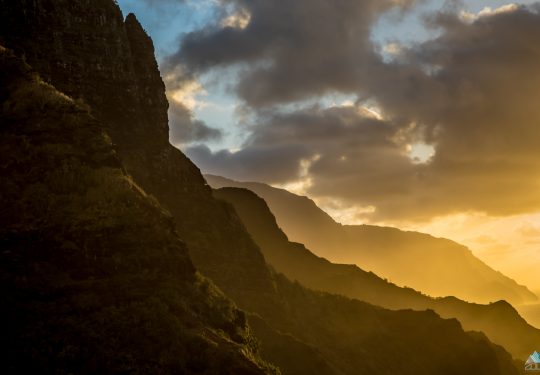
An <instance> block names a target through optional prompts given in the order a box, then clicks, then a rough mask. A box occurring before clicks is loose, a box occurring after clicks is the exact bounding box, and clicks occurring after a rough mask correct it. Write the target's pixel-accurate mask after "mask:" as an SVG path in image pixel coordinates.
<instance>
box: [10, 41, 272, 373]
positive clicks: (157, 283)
mask: <svg viewBox="0 0 540 375" xmlns="http://www.w3.org/2000/svg"><path fill="white" fill-rule="evenodd" d="M0 124H1V126H0V159H1V160H2V165H1V166H0V173H1V176H2V182H1V183H0V203H1V207H2V215H0V249H2V251H1V252H0V293H1V295H2V300H3V303H2V311H1V319H0V322H1V323H0V324H1V329H2V335H1V337H0V345H1V346H2V348H3V350H2V351H1V353H0V359H1V360H0V372H1V373H3V374H32V373H41V374H49V373H50V374H53V373H54V374H69V373H78V374H113V373H131V374H148V373H160V374H178V373H185V374H203V373H204V374H224V375H226V374H246V375H247V374H252V375H256V374H264V373H267V371H266V370H265V368H266V365H265V364H264V363H262V362H261V361H259V360H258V359H257V355H256V353H255V350H254V338H253V336H252V335H251V333H250V331H249V328H248V327H247V324H246V318H245V316H244V314H243V312H241V311H239V310H238V309H237V308H236V307H235V306H234V305H233V304H232V302H231V301H230V300H228V299H227V298H226V297H225V296H224V295H223V294H222V293H221V292H219V291H218V290H217V289H216V288H215V286H213V284H212V283H211V282H209V281H208V280H206V279H204V278H203V277H201V276H200V275H198V274H197V273H196V271H195V268H194V267H193V265H192V263H191V260H190V258H189V255H188V251H187V248H186V247H185V245H184V244H183V243H182V242H181V241H180V239H179V238H178V236H177V234H176V233H175V229H174V223H173V221H172V218H171V216H170V215H169V214H167V213H166V212H165V210H164V209H163V208H162V207H161V206H160V205H159V204H158V203H157V201H156V200H155V199H152V198H151V197H149V196H148V195H147V194H146V193H145V192H144V191H143V190H142V189H141V188H140V187H139V186H138V185H137V184H135V183H134V182H133V180H132V178H131V177H130V176H129V175H127V174H126V172H125V170H124V168H123V166H122V165H121V163H120V161H119V159H118V157H117V155H116V153H115V152H114V150H113V148H112V146H111V143H110V139H109V138H108V136H107V135H106V134H105V132H104V129H103V126H102V124H101V123H100V122H99V121H98V120H96V119H95V118H93V117H92V116H91V115H90V114H89V113H88V111H87V110H86V109H85V108H84V107H81V106H80V105H78V104H77V103H75V102H74V101H73V100H72V99H70V98H69V97H67V96H65V95H63V94H61V93H60V92H58V91H57V90H55V89H54V88H53V87H52V86H50V85H47V84H45V83H43V82H42V81H41V80H40V79H39V78H38V76H37V75H36V74H34V73H33V72H32V71H31V70H30V68H29V67H28V66H27V65H25V64H24V63H23V62H22V61H21V60H20V59H18V58H16V57H15V56H14V55H12V54H11V53H9V52H8V51H6V50H5V49H4V48H3V47H1V46H0Z"/></svg>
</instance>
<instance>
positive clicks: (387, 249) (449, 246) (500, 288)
mask: <svg viewBox="0 0 540 375" xmlns="http://www.w3.org/2000/svg"><path fill="white" fill-rule="evenodd" d="M206 178H207V180H208V182H209V184H210V185H211V186H212V187H214V188H220V187H227V186H230V187H239V188H246V189H249V190H251V191H253V192H255V193H256V194H257V195H259V196H260V197H262V198H263V199H264V200H265V201H266V202H267V203H268V206H269V207H270V209H271V210H272V213H273V214H274V215H275V216H276V220H277V222H278V224H279V226H280V227H281V228H282V229H283V231H284V232H285V233H286V234H287V236H288V237H289V238H290V239H291V241H295V242H300V243H303V244H305V245H306V246H307V247H308V248H309V249H311V250H312V251H313V252H314V253H315V254H317V255H319V256H323V257H325V258H327V259H329V260H330V261H334V262H338V263H352V264H358V265H359V266H360V267H362V268H363V269H365V270H369V271H373V272H375V273H376V274H377V275H379V276H381V277H385V278H388V279H389V280H391V281H392V282H394V283H396V284H398V285H401V286H408V287H412V288H414V289H417V290H421V291H422V292H425V293H427V294H429V295H432V296H443V297H444V296H448V295H455V296H456V297H458V298H461V299H464V300H467V301H474V302H480V303H489V302H493V301H498V300H501V299H504V300H507V301H509V302H511V303H515V304H521V303H523V302H527V301H528V302H532V301H536V300H537V297H536V296H535V295H534V294H533V293H532V292H530V291H529V290H528V289H527V288H526V287H524V286H522V285H518V284H517V283H516V282H515V281H514V280H512V279H510V278H508V277H506V276H504V275H503V274H501V273H500V272H498V271H495V270H493V269H492V268H490V267H488V266H487V265H486V264H484V263H483V262H482V261H480V260H479V259H478V258H476V257H475V256H474V255H473V254H472V252H471V251H470V250H469V249H468V248H466V247H465V246H462V245H459V244H457V243H455V242H453V241H450V240H447V239H443V238H435V237H433V236H430V235H427V234H423V233H417V232H404V231H401V230H399V229H396V228H389V227H377V226H372V225H341V224H338V223H336V222H335V221H334V220H332V219H331V218H330V216H328V215H327V214H326V213H325V212H324V211H322V210H321V209H320V208H318V207H317V206H316V205H315V203H314V202H313V201H312V200H310V199H308V198H306V197H300V196H298V195H295V194H292V193H290V192H288V191H286V190H283V189H277V188H274V187H271V186H269V185H265V184H260V183H256V182H237V181H232V180H229V179H226V178H223V177H219V176H211V175H208V176H206ZM420 260H421V261H420ZM403 264H407V267H403ZM456 268H457V269H459V270H460V272H459V273H456V272H455V269H456Z"/></svg>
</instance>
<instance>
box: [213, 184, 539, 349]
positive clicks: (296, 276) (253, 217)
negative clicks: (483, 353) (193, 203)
mask: <svg viewBox="0 0 540 375" xmlns="http://www.w3.org/2000/svg"><path fill="white" fill-rule="evenodd" d="M214 195H215V196H216V197H217V198H219V199H223V200H225V201H227V202H229V203H231V204H232V205H233V206H234V207H235V209H236V211H237V212H238V214H239V216H240V217H241V219H242V221H243V222H244V225H245V226H246V228H247V229H248V231H249V232H250V234H251V235H252V236H253V239H254V240H255V241H256V242H257V244H258V245H259V246H260V248H261V250H262V252H263V254H264V256H265V258H266V259H267V260H268V262H269V263H270V264H271V265H272V266H273V267H274V268H275V269H276V270H277V271H279V272H282V273H283V274H285V275H286V276H287V277H288V278H290V279H291V280H298V281H299V282H300V283H302V284H303V285H305V286H307V287H310V288H313V289H316V290H322V291H326V292H332V293H338V294H341V295H345V296H348V297H351V298H357V299H359V300H362V301H366V302H369V303H372V304H375V305H379V306H383V307H386V308H391V309H403V308H412V309H415V310H425V309H433V310H435V311H436V312H437V313H438V314H440V315H441V316H443V317H445V318H457V319H459V321H460V322H461V323H462V324H463V326H464V328H465V329H467V330H475V331H482V332H485V333H486V334H487V335H488V337H489V338H490V339H491V340H492V341H494V342H496V343H498V344H500V345H503V346H504V347H505V348H506V349H507V350H509V351H510V352H511V353H513V354H514V355H515V356H516V357H518V358H522V359H525V358H526V356H527V355H529V352H530V348H531V347H534V346H535V345H537V343H538V342H540V330H538V329H536V328H534V327H531V326H530V325H529V324H528V323H527V322H526V321H525V320H523V319H522V318H521V317H520V316H519V314H518V313H517V311H516V310H515V309H514V308H513V307H512V306H511V305H510V304H509V303H507V302H506V301H498V302H495V303H492V304H489V305H478V304H473V303H467V302H464V301H461V300H459V299H457V298H455V297H445V298H436V299H434V298H431V297H428V296H425V295H422V294H421V293H419V292H417V291H415V290H413V289H410V288H400V287H398V286H396V285H394V284H391V283H389V282H388V281H386V280H383V279H381V278H379V277H378V276H376V275H375V274H373V273H371V272H365V271H363V270H362V269H360V268H359V267H357V266H354V265H345V264H333V263H330V262H329V261H328V260H326V259H324V258H320V257H318V256H316V255H314V254H313V253H311V252H310V251H309V250H308V249H306V248H305V246H304V245H302V244H298V243H294V242H289V240H288V239H287V236H286V235H285V234H284V233H283V232H282V231H281V229H280V228H279V227H278V225H277V223H276V220H275V218H274V216H273V215H272V213H271V212H270V210H269V208H268V206H267V205H266V202H265V201H264V200H263V199H262V198H260V197H258V196H257V195H255V193H253V192H251V191H250V190H246V189H242V188H221V189H218V190H216V191H215V192H214Z"/></svg>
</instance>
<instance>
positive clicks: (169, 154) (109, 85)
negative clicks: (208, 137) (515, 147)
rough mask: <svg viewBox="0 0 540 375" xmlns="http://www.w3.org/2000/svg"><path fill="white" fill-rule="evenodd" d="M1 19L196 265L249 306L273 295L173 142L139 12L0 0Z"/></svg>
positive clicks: (248, 246)
mask: <svg viewBox="0 0 540 375" xmlns="http://www.w3.org/2000/svg"><path fill="white" fill-rule="evenodd" d="M0 19H1V20H2V21H3V22H1V23H0V41H3V42H4V43H5V44H6V45H7V47H9V48H12V49H13V50H15V51H16V53H17V54H19V55H21V56H24V57H25V59H26V61H27V62H28V63H29V64H30V65H31V66H32V67H34V68H35V69H36V70H37V71H38V72H39V73H40V74H41V75H42V77H43V78H44V80H45V81H46V82H49V83H52V84H53V85H54V86H55V87H56V88H58V89H59V90H60V91H61V92H64V93H66V94H67V95H69V96H71V97H73V98H77V99H81V100H82V101H84V102H85V103H87V104H88V105H89V107H90V108H91V111H92V114H93V115H94V116H95V117H96V118H98V119H99V120H101V121H102V122H103V123H104V124H105V127H106V130H107V132H108V133H109V135H110V136H111V139H112V141H113V144H114V147H115V149H116V151H117V153H118V155H119V157H120V159H121V160H122V162H123V164H124V165H125V167H126V168H127V171H128V172H129V173H130V174H131V175H132V176H133V177H134V178H135V180H136V181H137V183H138V184H140V185H141V186H142V187H143V188H144V189H145V190H146V191H147V192H149V193H150V194H152V195H154V196H155V197H157V198H158V199H159V201H160V202H161V203H162V204H163V205H164V206H165V207H166V208H167V209H168V210H170V212H171V213H172V214H173V216H174V217H175V219H176V224H177V229H178V231H179V234H180V235H181V237H182V239H184V240H185V241H186V242H187V244H188V245H189V248H190V252H191V256H192V258H193V260H194V262H195V264H196V265H197V267H198V268H200V269H201V270H202V271H203V272H204V273H205V274H206V275H208V276H210V277H211V278H212V279H214V280H216V282H218V283H219V285H220V286H221V287H222V288H223V289H224V290H225V291H226V292H227V293H228V294H229V295H231V296H232V297H236V296H237V294H238V293H241V294H242V296H240V295H238V297H242V300H245V301H250V304H252V305H253V306H256V305H257V304H260V303H262V301H264V300H265V299H268V298H271V295H272V293H273V290H272V288H273V287H272V285H271V283H270V282H269V280H270V278H269V277H260V276H261V275H264V274H267V273H268V271H267V269H266V265H265V262H264V259H263V257H262V255H260V253H259V252H258V251H257V250H256V248H255V246H254V244H253V242H252V241H251V239H250V238H249V235H247V234H246V233H245V231H244V230H243V227H242V224H241V222H240V220H238V219H237V218H236V217H235V214H234V212H232V211H231V210H230V209H229V208H228V207H226V206H225V205H222V204H219V203H218V202H216V201H215V200H214V199H213V198H212V196H211V189H210V188H209V187H208V186H207V185H206V182H205V180H204V178H203V177H202V175H201V173H200V172H199V170H198V168H197V167H196V166H195V165H194V164H193V163H191V162H190V161H189V159H187V158H186V157H185V156H184V154H182V153H181V152H180V151H179V150H177V149H175V148H174V147H173V146H171V145H170V144H169V141H168V122H167V108H168V104H167V100H166V97H165V87H164V84H163V81H162V79H161V76H160V73H159V70H158V67H157V63H156V60H155V57H154V47H153V44H152V41H151V40H150V38H149V37H148V36H147V35H146V33H145V32H144V30H143V29H142V27H141V25H140V24H139V22H138V21H137V20H136V18H135V16H134V15H132V14H130V15H128V16H127V18H126V20H125V21H124V20H123V18H122V14H121V12H120V10H119V8H118V6H117V5H116V4H115V3H114V2H113V1H112V0H97V1H88V0H77V1H72V0H22V1H20V2H17V3H14V2H12V1H11V0H0ZM231 259H235V260H236V262H234V263H233V264H237V265H238V267H237V268H236V269H231V262H230V260H231ZM248 295H249V296H248ZM246 307H251V306H246Z"/></svg>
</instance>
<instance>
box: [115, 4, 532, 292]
mask: <svg viewBox="0 0 540 375" xmlns="http://www.w3.org/2000/svg"><path fill="white" fill-rule="evenodd" d="M118 3H119V4H120V6H121V8H122V10H123V11H124V13H126V14H127V13H128V12H134V13H135V14H136V15H137V17H138V18H139V20H140V21H141V23H142V24H143V26H144V27H145V29H146V30H147V32H148V33H149V34H150V36H151V37H152V38H153V40H154V44H155V47H156V52H157V55H158V59H159V63H160V68H161V71H162V75H163V78H164V81H165V83H166V86H167V90H168V91H167V92H168V97H169V101H170V103H171V108H170V111H169V117H170V128H171V132H170V138H171V142H172V143H173V144H174V145H176V146H177V147H179V148H180V149H182V150H183V151H184V152H185V153H186V154H187V155H188V156H189V157H190V158H191V159H192V160H193V161H194V162H195V164H197V165H198V166H199V168H201V170H202V171H203V172H207V173H212V174H217V175H222V176H225V177H229V178H233V179H236V180H241V181H260V182H266V183H269V184H272V185H274V186H279V187H284V188H287V189H289V190H292V191H293V192H296V193H299V194H303V195H308V196H309V197H311V198H313V199H315V201H316V202H317V203H318V204H319V205H320V206H321V207H322V208H323V209H325V210H326V211H327V212H328V213H330V214H331V215H332V216H333V217H334V218H336V219H337V220H338V221H340V222H342V223H346V224H358V223H371V224H381V225H392V226H397V227H400V228H403V229H410V230H419V231H423V232H427V233H431V234H434V235H436V236H441V237H447V238H451V239H454V240H456V241H458V242H461V243H464V244H465V245H468V246H469V247H471V249H472V250H473V251H474V252H475V254H476V255H478V256H479V257H480V258H482V259H483V260H485V261H486V262H487V263H488V264H490V265H491V266H493V267H494V268H496V269H499V270H501V271H503V272H504V273H506V274H508V275H509V276H511V277H513V278H515V279H516V280H518V281H519V282H521V283H525V284H527V285H528V286H530V288H531V289H534V290H538V291H540V276H538V275H539V274H540V272H538V271H537V270H538V269H539V268H540V194H539V187H540V168H539V167H540V147H539V146H540V144H539V143H540V142H539V140H540V106H538V97H539V96H540V70H539V69H538V67H539V66H540V44H539V43H538V40H540V5H538V4H536V3H535V2H534V1H522V2H520V3H509V2H505V1H484V0H474V1H473V0H470V1H439V0H295V1H294V2H291V1H286V0H258V1H253V0H143V1H141V0H119V1H118Z"/></svg>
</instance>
